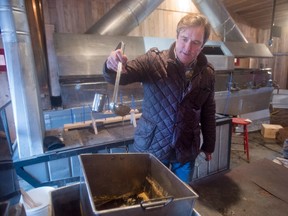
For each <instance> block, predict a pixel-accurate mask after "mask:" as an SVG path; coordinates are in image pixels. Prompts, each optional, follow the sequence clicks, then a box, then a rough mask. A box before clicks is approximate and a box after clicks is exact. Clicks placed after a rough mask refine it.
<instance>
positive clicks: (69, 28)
mask: <svg viewBox="0 0 288 216" xmlns="http://www.w3.org/2000/svg"><path fill="white" fill-rule="evenodd" d="M119 1H120V0H42V2H43V9H44V18H45V23H46V24H50V25H54V26H55V31H56V32H61V33H84V32H85V31H86V30H87V29H89V27H91V26H92V25H93V24H94V23H95V22H97V21H98V20H99V19H100V18H101V17H102V16H103V15H104V14H105V13H106V12H108V11H109V10H110V9H111V8H112V7H113V6H114V5H115V4H116V3H117V2H119ZM179 2H180V1H176V0H165V1H164V2H163V3H162V4H161V5H160V6H159V7H158V8H157V9H156V10H155V11H153V12H152V13H151V14H150V16H148V17H147V18H146V19H145V20H144V21H143V22H142V23H141V24H140V25H139V26H138V27H136V28H135V29H134V30H132V31H131V32H130V33H129V34H128V35H129V36H151V37H167V38H174V37H175V36H176V31H175V30H176V24H177V22H178V21H179V19H180V18H181V17H182V16H183V15H185V14H187V13H191V12H192V13H195V12H198V10H197V9H196V7H195V6H194V4H193V3H192V1H191V0H181V4H179ZM184 3H186V4H187V5H186V7H185V8H181V6H182V5H183V4H184ZM232 17H233V18H234V19H235V21H236V22H237V23H238V26H239V28H240V29H241V31H242V32H243V34H244V35H245V37H246V38H247V40H248V41H249V42H258V43H265V44H267V43H268V39H269V35H270V31H269V30H261V29H256V28H252V27H250V26H249V25H247V23H245V22H243V20H241V19H239V17H236V16H234V15H233V14H232ZM287 37H288V27H287V28H283V29H282V37H281V38H280V39H279V38H274V43H273V46H272V47H270V49H271V51H272V53H273V54H274V55H275V57H274V58H273V59H263V60H261V62H260V63H262V64H263V65H264V66H267V67H272V69H273V78H274V80H275V81H276V82H277V83H278V84H279V86H280V88H284V89H286V88H288V86H287V83H288V80H287V79H288V78H287V74H288V63H287V60H288V54H287V53H288V41H285V40H284V38H287ZM209 39H210V40H219V37H218V36H217V35H216V34H215V33H212V35H211V36H210V38H209Z"/></svg>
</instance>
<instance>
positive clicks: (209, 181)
mask: <svg viewBox="0 0 288 216" xmlns="http://www.w3.org/2000/svg"><path fill="white" fill-rule="evenodd" d="M242 143H243V138H242V136H241V135H240V134H233V136H232V147H231V149H232V150H231V158H230V170H229V171H228V172H227V173H226V172H225V173H223V174H222V173H221V174H219V176H215V177H208V178H206V179H203V180H200V181H199V182H196V183H195V184H194V185H192V187H193V189H194V190H195V191H196V192H197V193H198V195H199V198H198V199H197V200H196V204H195V209H196V210H197V211H198V212H199V214H200V215H201V216H242V215H243V216H250V215H251V216H256V215H260V214H258V213H257V212H261V211H265V210H264V209H263V208H262V207H259V203H258V204H257V199H255V200H256V201H255V202H256V203H255V202H252V201H251V202H248V200H249V199H250V200H253V198H254V195H253V194H252V195H247V193H246V197H245V195H243V194H241V193H244V192H243V190H246V189H248V188H249V187H250V188H249V189H248V190H254V189H252V188H251V185H250V186H249V184H248V182H249V180H250V179H246V178H248V177H246V178H245V175H242V176H238V177H237V178H238V179H236V181H233V176H234V177H235V176H237V173H239V175H241V172H242V173H245V169H247V170H248V169H249V167H252V166H254V163H257V162H259V161H261V160H263V159H268V160H269V163H270V161H273V160H274V159H275V158H277V157H281V158H282V157H283V155H282V148H283V144H279V143H277V142H276V140H275V139H265V138H263V136H262V135H261V133H260V131H256V132H250V133H249V150H250V162H249V163H248V161H247V158H246V155H245V154H244V152H243V144H242ZM272 164H274V163H272ZM285 169H286V170H287V172H288V169H287V168H285ZM264 170H265V169H264ZM286 170H284V172H285V171H286ZM253 174H254V173H253ZM217 175H218V174H217ZM255 175H256V174H255ZM227 176H228V178H226V177H227ZM231 179H232V181H231ZM219 181H220V182H219ZM250 184H251V183H250ZM243 188H244V189H243ZM215 193H219V194H218V195H217V194H215ZM253 193H255V192H253ZM261 193H267V192H266V191H264V190H263V191H261ZM235 194H236V195H237V196H238V197H237V196H236V195H235ZM262 197H263V196H262ZM239 199H244V201H243V200H239ZM259 202H261V201H260V200H259ZM262 202H263V204H262V205H264V204H267V205H268V204H269V203H270V204H271V201H270V200H268V199H267V200H264V201H262ZM275 203H276V204H275V205H278V203H277V202H276V201H275ZM281 204H283V206H282V207H283V209H285V208H288V205H287V203H286V204H285V203H281ZM274 207H276V206H274ZM257 208H261V211H259V209H257ZM264 208H265V207H264ZM276 209H277V207H276ZM262 213H263V212H262ZM262 213H261V215H263V214H262ZM265 215H266V216H267V215H277V216H280V215H283V216H284V215H287V211H285V212H283V210H282V209H281V208H279V211H278V212H277V213H275V212H273V213H271V214H265Z"/></svg>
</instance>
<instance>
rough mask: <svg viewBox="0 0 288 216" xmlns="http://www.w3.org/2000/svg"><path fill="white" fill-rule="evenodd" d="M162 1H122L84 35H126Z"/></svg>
mask: <svg viewBox="0 0 288 216" xmlns="http://www.w3.org/2000/svg"><path fill="white" fill-rule="evenodd" d="M163 1H164V0H122V1H120V2H119V3H117V4H116V5H115V6H114V7H113V8H112V9H111V10H110V11H109V12H108V13H107V14H105V15H104V16H103V17H102V18H101V19H100V20H99V21H98V22H97V23H96V24H94V25H93V26H92V27H91V28H90V29H88V30H87V32H86V33H89V34H100V35H112V36H113V35H127V34H128V33H129V32H130V31H131V30H133V29H134V28H135V27H136V26H138V25H139V24H140V23H141V22H142V21H143V20H144V19H145V18H146V17H147V16H148V15H149V14H151V13H152V11H154V10H155V8H157V7H158V6H159V5H160V4H161V3H162V2H163Z"/></svg>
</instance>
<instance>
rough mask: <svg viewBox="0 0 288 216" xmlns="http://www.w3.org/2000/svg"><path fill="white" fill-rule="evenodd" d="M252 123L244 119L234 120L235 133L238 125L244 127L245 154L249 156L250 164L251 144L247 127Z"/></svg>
mask: <svg viewBox="0 0 288 216" xmlns="http://www.w3.org/2000/svg"><path fill="white" fill-rule="evenodd" d="M250 123H251V121H250V120H247V119H243V118H232V126H233V132H235V127H236V126H237V125H243V138H244V152H245V153H246V155H247V160H248V162H249V161H250V158H249V143H248V130H247V125H249V124H250Z"/></svg>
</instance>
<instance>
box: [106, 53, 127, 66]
mask: <svg viewBox="0 0 288 216" xmlns="http://www.w3.org/2000/svg"><path fill="white" fill-rule="evenodd" d="M127 61H128V59H127V56H126V55H124V54H123V52H122V50H121V49H117V50H115V51H112V52H111V53H110V55H109V57H108V58H107V62H106V65H107V68H108V69H109V70H113V71H117V68H118V63H119V62H122V64H123V67H122V68H123V69H124V68H125V64H126V63H127Z"/></svg>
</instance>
